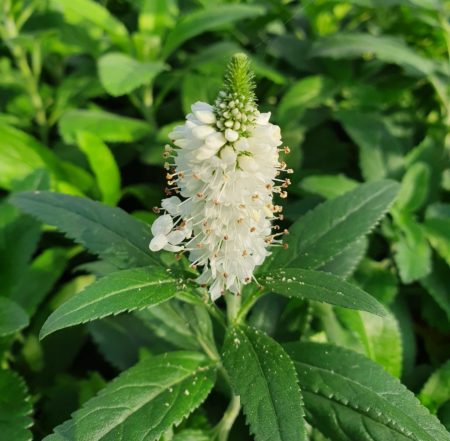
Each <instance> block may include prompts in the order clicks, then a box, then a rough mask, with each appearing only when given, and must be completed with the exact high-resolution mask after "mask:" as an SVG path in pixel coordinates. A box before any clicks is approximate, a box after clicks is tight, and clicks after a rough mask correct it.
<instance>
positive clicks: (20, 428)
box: [0, 370, 33, 441]
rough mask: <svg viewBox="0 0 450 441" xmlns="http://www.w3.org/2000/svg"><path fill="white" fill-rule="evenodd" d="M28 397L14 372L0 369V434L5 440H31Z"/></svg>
mask: <svg viewBox="0 0 450 441" xmlns="http://www.w3.org/2000/svg"><path fill="white" fill-rule="evenodd" d="M31 410H32V408H31V404H30V397H29V396H28V392H27V388H26V386H25V382H24V381H23V380H22V378H20V377H19V376H18V375H17V374H16V373H15V372H12V371H4V370H0V434H1V437H2V439H4V440H5V441H6V440H8V441H31V440H32V438H33V437H32V435H31V432H30V431H29V430H28V429H29V427H30V426H31V425H32V419H31V418H30V417H29V415H30V413H31Z"/></svg>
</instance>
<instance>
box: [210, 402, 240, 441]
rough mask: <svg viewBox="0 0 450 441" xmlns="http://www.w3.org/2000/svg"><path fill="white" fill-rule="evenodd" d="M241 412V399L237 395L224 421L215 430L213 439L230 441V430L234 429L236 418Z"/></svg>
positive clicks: (224, 416) (229, 406) (226, 412)
mask: <svg viewBox="0 0 450 441" xmlns="http://www.w3.org/2000/svg"><path fill="white" fill-rule="evenodd" d="M240 411H241V399H240V397H239V396H237V395H233V398H232V399H231V401H230V404H229V405H228V408H227V410H226V411H225V413H224V415H223V417H222V419H221V420H220V422H219V424H217V426H216V427H215V428H214V435H213V437H212V438H213V439H217V441H228V436H229V435H230V430H231V428H232V427H233V424H234V422H235V421H236V418H237V417H238V415H239V412H240Z"/></svg>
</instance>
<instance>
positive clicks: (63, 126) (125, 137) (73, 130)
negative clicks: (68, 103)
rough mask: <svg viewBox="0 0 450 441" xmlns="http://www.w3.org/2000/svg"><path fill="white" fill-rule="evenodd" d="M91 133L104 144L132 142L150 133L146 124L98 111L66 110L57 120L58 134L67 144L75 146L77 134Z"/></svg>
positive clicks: (149, 128)
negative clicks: (82, 132)
mask: <svg viewBox="0 0 450 441" xmlns="http://www.w3.org/2000/svg"><path fill="white" fill-rule="evenodd" d="M80 131H86V132H91V133H94V134H95V135H97V136H98V137H99V138H100V139H101V140H102V141H105V142H133V141H137V140H138V139H141V138H143V137H144V136H146V135H148V134H149V133H150V132H151V127H150V125H149V124H148V123H146V122H144V121H140V120H138V119H134V118H128V117H126V116H120V115H117V114H115V113H109V112H104V111H100V110H68V111H66V112H64V114H63V115H62V117H61V119H60V120H59V132H60V134H61V136H62V138H63V140H64V142H66V143H67V144H75V142H76V136H77V133H78V132H80Z"/></svg>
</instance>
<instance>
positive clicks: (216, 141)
mask: <svg viewBox="0 0 450 441" xmlns="http://www.w3.org/2000/svg"><path fill="white" fill-rule="evenodd" d="M226 142H227V140H226V139H225V137H224V136H223V135H222V133H220V132H215V133H213V134H211V135H209V136H208V137H207V138H206V139H205V145H206V146H207V147H209V148H212V149H215V150H216V152H217V151H218V150H219V149H220V147H222V146H223V145H224V144H225V143H226Z"/></svg>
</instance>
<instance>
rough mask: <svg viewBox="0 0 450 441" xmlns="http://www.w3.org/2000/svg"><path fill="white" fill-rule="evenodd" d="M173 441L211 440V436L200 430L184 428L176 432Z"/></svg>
mask: <svg viewBox="0 0 450 441" xmlns="http://www.w3.org/2000/svg"><path fill="white" fill-rule="evenodd" d="M173 441H211V437H210V436H209V435H208V434H206V433H205V432H203V431H201V430H196V429H186V430H182V431H181V432H179V433H177V434H176V435H175V436H174V437H173Z"/></svg>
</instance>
